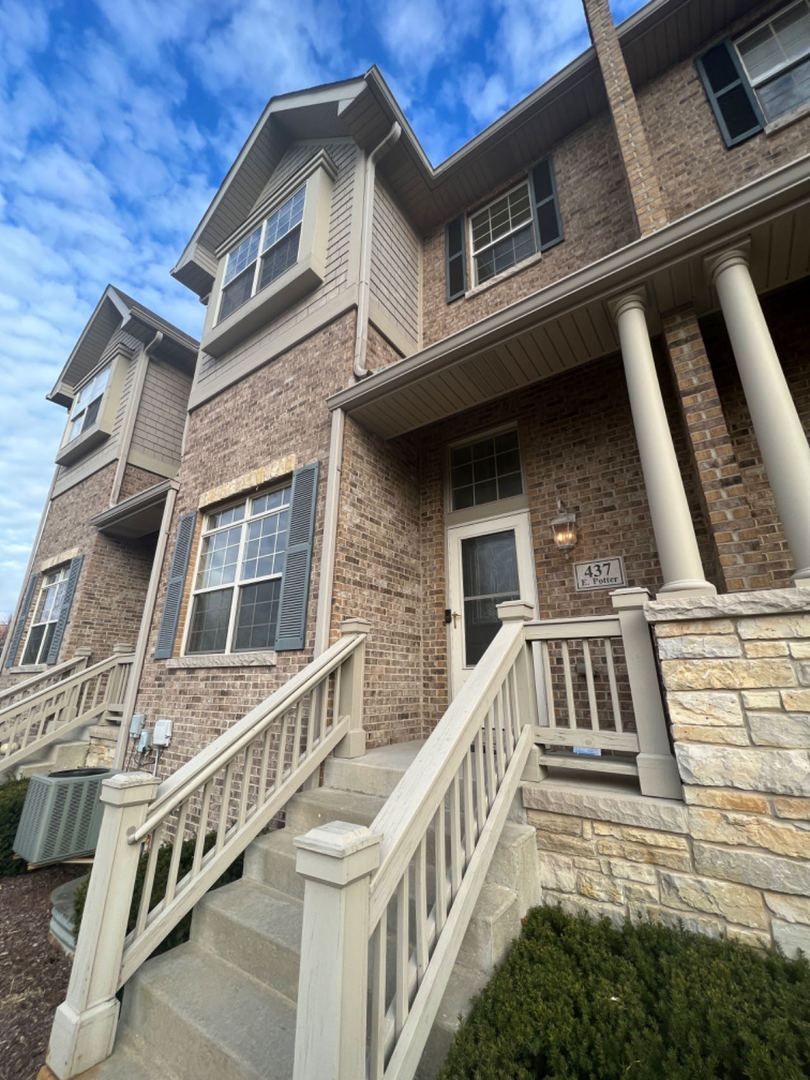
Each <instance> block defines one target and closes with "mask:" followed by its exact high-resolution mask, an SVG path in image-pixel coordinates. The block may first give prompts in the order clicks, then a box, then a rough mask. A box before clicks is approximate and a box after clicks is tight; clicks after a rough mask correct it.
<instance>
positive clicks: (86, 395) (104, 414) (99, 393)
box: [56, 353, 129, 465]
mask: <svg viewBox="0 0 810 1080" xmlns="http://www.w3.org/2000/svg"><path fill="white" fill-rule="evenodd" d="M128 364H129V359H128V357H126V356H124V355H122V354H121V353H119V354H118V355H117V356H113V357H112V359H109V360H107V361H105V363H103V364H102V365H100V366H99V367H98V368H96V369H94V370H93V371H92V372H90V374H89V375H88V376H87V378H86V379H85V380H84V382H83V383H80V385H79V387H78V388H77V390H76V396H75V397H74V399H73V403H72V405H71V407H70V413H69V415H68V421H67V424H66V426H65V433H64V435H63V436H62V443H61V445H60V447H59V450H58V451H57V454H56V463H57V465H69V464H71V463H72V462H74V461H76V460H77V459H78V458H80V457H82V456H83V455H84V454H85V453H87V452H88V451H89V450H91V449H93V448H94V447H95V446H98V444H99V443H101V442H103V441H104V440H105V439H107V438H109V436H110V435H112V432H113V429H114V426H115V417H116V414H117V412H118V407H119V405H120V404H121V395H122V394H123V392H124V384H125V382H126V373H127V367H128ZM96 401H98V403H99V405H98V408H97V409H96V410H95V411H94V415H93V418H92V421H91V422H90V423H89V424H86V417H87V410H88V409H89V408H90V406H91V405H93V404H94V402H96ZM82 417H85V420H82ZM79 421H82V422H81V428H80V430H77V431H75V430H74V427H75V426H78V422H79Z"/></svg>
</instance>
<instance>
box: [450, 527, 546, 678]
mask: <svg viewBox="0 0 810 1080" xmlns="http://www.w3.org/2000/svg"><path fill="white" fill-rule="evenodd" d="M447 559H448V593H449V595H448V599H449V601H450V623H449V625H448V631H449V635H450V684H451V685H450V688H451V692H452V694H453V695H455V694H457V693H458V691H459V690H460V689H461V687H462V686H463V685H464V681H465V679H466V678H467V676H468V675H469V673H470V672H471V671H472V669H473V668H474V667H475V665H476V664H477V663H478V661H479V660H480V659H481V657H482V656H483V655H484V652H485V651H486V648H487V646H488V645H489V643H490V642H491V641H492V639H493V638H494V637H495V635H496V634H497V632H498V630H499V628H500V625H501V624H500V622H499V620H498V615H497V611H496V608H497V605H498V604H502V603H503V602H504V601H505V600H527V601H528V602H529V603H530V604H531V605H532V607H533V608H535V610H536V608H537V582H536V579H535V570H534V559H533V557H532V542H531V528H530V525H529V514H528V511H525V512H522V513H517V514H507V515H504V516H503V517H495V518H488V519H487V520H486V521H479V522H476V523H475V524H472V525H455V526H453V527H452V528H449V529H448V530H447Z"/></svg>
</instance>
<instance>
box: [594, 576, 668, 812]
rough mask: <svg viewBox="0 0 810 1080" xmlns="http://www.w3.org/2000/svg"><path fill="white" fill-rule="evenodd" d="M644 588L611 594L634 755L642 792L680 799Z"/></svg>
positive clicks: (647, 595)
mask: <svg viewBox="0 0 810 1080" xmlns="http://www.w3.org/2000/svg"><path fill="white" fill-rule="evenodd" d="M649 595H650V594H649V592H648V591H647V589H639V588H635V589H617V590H616V591H615V592H612V593H611V594H610V598H611V600H612V602H613V607H614V608H615V609H616V611H617V613H618V616H619V623H620V624H621V628H622V642H623V643H624V658H625V663H626V664H627V675H628V678H629V680H630V696H631V698H632V701H633V713H634V715H635V718H636V730H637V732H638V742H639V747H640V753H639V755H638V757H637V758H636V762H637V764H638V780H639V786H640V787H641V793H642V795H655V796H657V797H658V798H662V799H682V798H683V791H682V788H681V781H680V777H679V775H678V766H677V764H676V762H675V758H674V756H673V754H672V748H671V747H670V744H669V736H668V734H667V720H666V715H665V713H664V706H663V702H662V701H661V687H660V686H659V684H658V672H657V669H656V666H655V653H654V652H653V644H652V640H651V638H650V628H649V625H648V623H647V620H646V619H645V618H644V604H645V601H646V600H648V599H649Z"/></svg>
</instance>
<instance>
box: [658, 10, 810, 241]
mask: <svg viewBox="0 0 810 1080" xmlns="http://www.w3.org/2000/svg"><path fill="white" fill-rule="evenodd" d="M779 6H780V5H779V4H776V5H774V4H773V3H761V4H758V5H757V6H756V7H754V8H753V9H752V10H751V11H749V12H748V13H747V14H746V15H745V16H744V17H743V18H741V19H739V20H738V21H737V22H736V23H733V24H732V25H731V26H730V27H729V28H728V30H727V31H726V32H725V33H724V34H723V35H721V36H726V34H727V35H728V36H729V37H732V38H733V37H735V36H736V35H737V34H739V33H742V32H743V31H744V30H747V29H749V28H750V27H752V26H756V24H757V23H758V22H759V21H760V20H761V19H762V18H764V17H765V16H766V15H768V14H772V13H773V11H774V9H775V8H778V7H779ZM714 43H715V42H714V40H712V41H707V42H705V43H704V45H703V46H702V47H701V48H700V49H699V50H698V54H699V53H702V52H705V50H706V49H707V48H709V47H710V46H711V45H713V44H714ZM637 96H638V107H639V111H640V114H641V119H642V122H643V124H644V127H645V129H646V131H647V137H648V139H649V142H650V148H651V150H652V153H653V157H654V158H655V161H656V166H657V171H658V178H659V181H660V183H661V187H662V189H663V193H664V202H665V203H666V206H667V208H668V210H669V215H670V219H671V220H673V221H674V220H676V219H677V218H679V217H682V216H683V215H684V214H688V213H691V212H692V211H693V210H698V209H699V208H700V207H701V206H705V205H706V204H707V203H710V202H712V201H713V200H714V199H717V198H719V197H720V196H721V195H726V194H728V193H729V192H730V191H734V190H735V189H736V188H738V187H741V186H742V185H743V184H746V183H750V181H752V180H756V179H757V178H758V177H761V176H764V175H765V174H766V173H769V172H771V171H772V170H774V169H776V168H779V167H780V166H782V165H786V164H787V163H788V162H790V161H793V160H795V159H796V158H799V157H801V156H802V155H803V154H806V153H807V147H808V143H809V142H810V114H808V115H806V116H804V117H802V118H801V119H800V120H798V121H796V122H795V123H793V124H790V125H789V126H787V127H784V128H782V129H781V130H780V131H776V132H774V133H773V134H771V135H765V134H759V135H755V136H754V137H753V138H751V139H748V140H747V141H746V142H744V143H741V144H740V145H739V146H735V147H732V149H730V150H728V149H726V146H725V143H724V142H723V138H722V136H721V134H720V129H719V127H718V126H717V121H716V120H715V118H714V113H713V112H712V110H711V107H710V105H709V101H708V98H707V97H706V93H705V91H704V89H703V85H702V83H701V81H700V78H699V76H698V73H697V68H696V67H695V63H694V59H692V58H690V59H688V60H684V61H683V62H682V63H680V64H676V65H675V66H674V67H673V68H671V69H670V70H668V71H667V72H665V73H664V74H663V75H661V76H660V77H659V78H657V79H655V80H654V81H653V82H651V83H649V84H648V85H647V86H644V87H642V88H641V89H640V90H639V91H638V92H637Z"/></svg>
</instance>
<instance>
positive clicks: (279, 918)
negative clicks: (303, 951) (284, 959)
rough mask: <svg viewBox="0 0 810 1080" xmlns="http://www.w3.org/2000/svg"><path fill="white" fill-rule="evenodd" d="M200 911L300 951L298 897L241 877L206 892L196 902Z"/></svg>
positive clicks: (300, 922)
mask: <svg viewBox="0 0 810 1080" xmlns="http://www.w3.org/2000/svg"><path fill="white" fill-rule="evenodd" d="M198 906H199V907H200V908H201V910H203V911H204V912H215V913H216V914H217V915H218V916H219V917H221V918H225V919H227V920H229V921H230V922H234V923H239V924H240V925H241V926H243V927H244V928H245V929H248V930H252V931H253V932H254V933H257V934H261V935H262V936H263V937H266V938H269V939H270V940H271V941H274V942H277V943H278V944H280V945H284V946H286V947H288V948H294V951H295V952H299V950H300V941H301V926H302V923H303V918H304V905H303V903H302V902H301V899H300V897H297V896H290V894H289V893H285V892H280V891H279V890H278V889H274V888H273V887H272V886H270V885H264V884H263V883H262V882H260V881H255V880H253V879H251V878H242V879H241V880H239V881H234V882H232V883H231V884H230V885H225V886H223V887H222V888H221V889H215V890H214V891H213V892H210V893H208V894H207V895H206V896H204V897H203V899H202V900H201V901H200V904H199V905H198Z"/></svg>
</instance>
